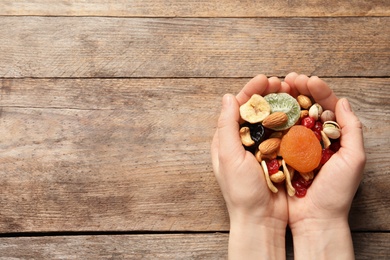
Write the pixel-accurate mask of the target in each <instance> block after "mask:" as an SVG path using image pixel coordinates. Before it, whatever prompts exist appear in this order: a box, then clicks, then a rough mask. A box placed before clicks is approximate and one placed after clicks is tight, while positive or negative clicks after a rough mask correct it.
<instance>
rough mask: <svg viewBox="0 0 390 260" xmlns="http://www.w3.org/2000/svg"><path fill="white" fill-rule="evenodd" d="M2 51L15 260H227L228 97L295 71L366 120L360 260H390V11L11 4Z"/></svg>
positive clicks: (1, 102)
mask: <svg viewBox="0 0 390 260" xmlns="http://www.w3.org/2000/svg"><path fill="white" fill-rule="evenodd" d="M0 54H1V56H0V88H1V90H0V91H1V92H0V182H1V198H0V208H1V211H0V259H8V258H12V259H32V258H34V259H106V258H110V259H111V258H112V259H123V258H131V259H141V258H142V259H199V258H202V259H223V258H226V256H227V241H228V231H229V219H228V215H227V212H226V209H225V204H224V201H223V198H222V196H221V193H220V190H219V187H218V185H217V183H216V181H215V178H214V175H213V172H212V167H211V162H210V152H209V147H210V141H211V138H212V135H213V132H214V130H215V126H216V121H217V118H218V115H219V111H220V101H221V97H222V95H223V94H224V93H227V92H230V93H237V92H238V91H239V90H240V89H241V88H242V86H243V85H244V84H245V83H246V82H247V81H248V80H249V79H250V78H251V77H253V76H255V75H256V74H259V73H264V74H266V75H267V76H278V77H281V78H282V77H284V76H285V75H286V74H287V73H288V72H290V71H296V72H298V73H303V74H307V75H317V76H320V77H322V78H324V79H325V80H326V81H327V82H328V83H329V84H330V86H331V87H332V88H333V90H334V91H335V92H336V94H337V95H339V96H343V97H347V98H348V99H349V100H350V102H351V104H352V106H353V109H354V111H355V112H356V113H357V114H358V116H359V117H360V119H361V121H362V123H363V124H364V134H365V146H366V151H367V157H368V161H367V166H366V168H365V174H364V179H363V181H362V183H361V187H360V188H359V190H358V192H357V195H356V198H355V200H354V203H353V206H352V209H351V213H350V225H351V229H352V232H353V240H354V245H355V251H356V257H357V259H390V242H389V241H390V233H389V231H390V221H389V216H390V207H389V206H390V203H389V202H390V199H389V198H390V191H389V190H390V178H389V177H390V171H389V168H390V153H389V146H390V101H389V100H390V78H389V76H390V2H389V1H388V0H372V1H349V0H330V1H320V0H313V1H307V3H300V2H299V1H286V0H284V1H283V0H276V1H265V0H258V1H237V0H236V1H234V0H226V1H203V0H200V1H179V0H165V1H163V0H156V1H149V3H148V2H145V1H144V0H133V1H130V0H128V1H125V0H120V1H113V0H112V1H106V0H104V1H103V0H94V1H81V0H71V1H70V0H69V1H47V0H36V1H26V0H13V1H11V0H10V1H7V0H5V1H1V2H0ZM329 196H332V194H329ZM287 247H288V253H287V254H288V258H289V259H292V258H293V252H292V241H291V234H287Z"/></svg>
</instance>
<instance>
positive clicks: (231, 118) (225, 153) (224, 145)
mask: <svg viewBox="0 0 390 260" xmlns="http://www.w3.org/2000/svg"><path fill="white" fill-rule="evenodd" d="M239 118H240V114H239V105H238V102H237V99H236V98H235V97H234V96H233V95H231V94H226V95H224V96H223V99H222V111H221V115H220V117H219V119H218V130H217V131H218V140H219V144H218V157H219V160H221V159H222V160H232V159H236V158H237V157H240V155H241V156H244V155H245V149H244V148H243V146H242V144H241V139H240V135H239V127H240V126H239ZM231 157H234V158H231Z"/></svg>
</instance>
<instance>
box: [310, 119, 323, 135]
mask: <svg viewBox="0 0 390 260" xmlns="http://www.w3.org/2000/svg"><path fill="white" fill-rule="evenodd" d="M312 130H313V131H318V132H320V133H321V131H322V123H321V122H320V121H317V122H315V124H314V126H313V128H312Z"/></svg>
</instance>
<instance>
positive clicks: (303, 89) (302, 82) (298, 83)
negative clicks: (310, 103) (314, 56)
mask: <svg viewBox="0 0 390 260" xmlns="http://www.w3.org/2000/svg"><path fill="white" fill-rule="evenodd" d="M308 81H309V77H308V76H306V75H303V74H301V75H299V76H298V77H296V78H295V81H294V84H295V88H296V89H297V90H298V92H299V93H300V94H302V95H305V96H310V91H309V89H308V88H307V82H308Z"/></svg>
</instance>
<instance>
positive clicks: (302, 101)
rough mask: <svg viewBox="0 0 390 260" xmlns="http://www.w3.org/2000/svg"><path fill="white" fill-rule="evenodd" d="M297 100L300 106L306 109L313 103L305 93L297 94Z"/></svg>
mask: <svg viewBox="0 0 390 260" xmlns="http://www.w3.org/2000/svg"><path fill="white" fill-rule="evenodd" d="M297 101H298V103H299V105H300V106H301V108H303V109H308V108H309V107H311V105H312V104H313V103H312V102H311V100H310V98H309V97H308V96H305V95H299V96H298V97H297Z"/></svg>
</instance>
